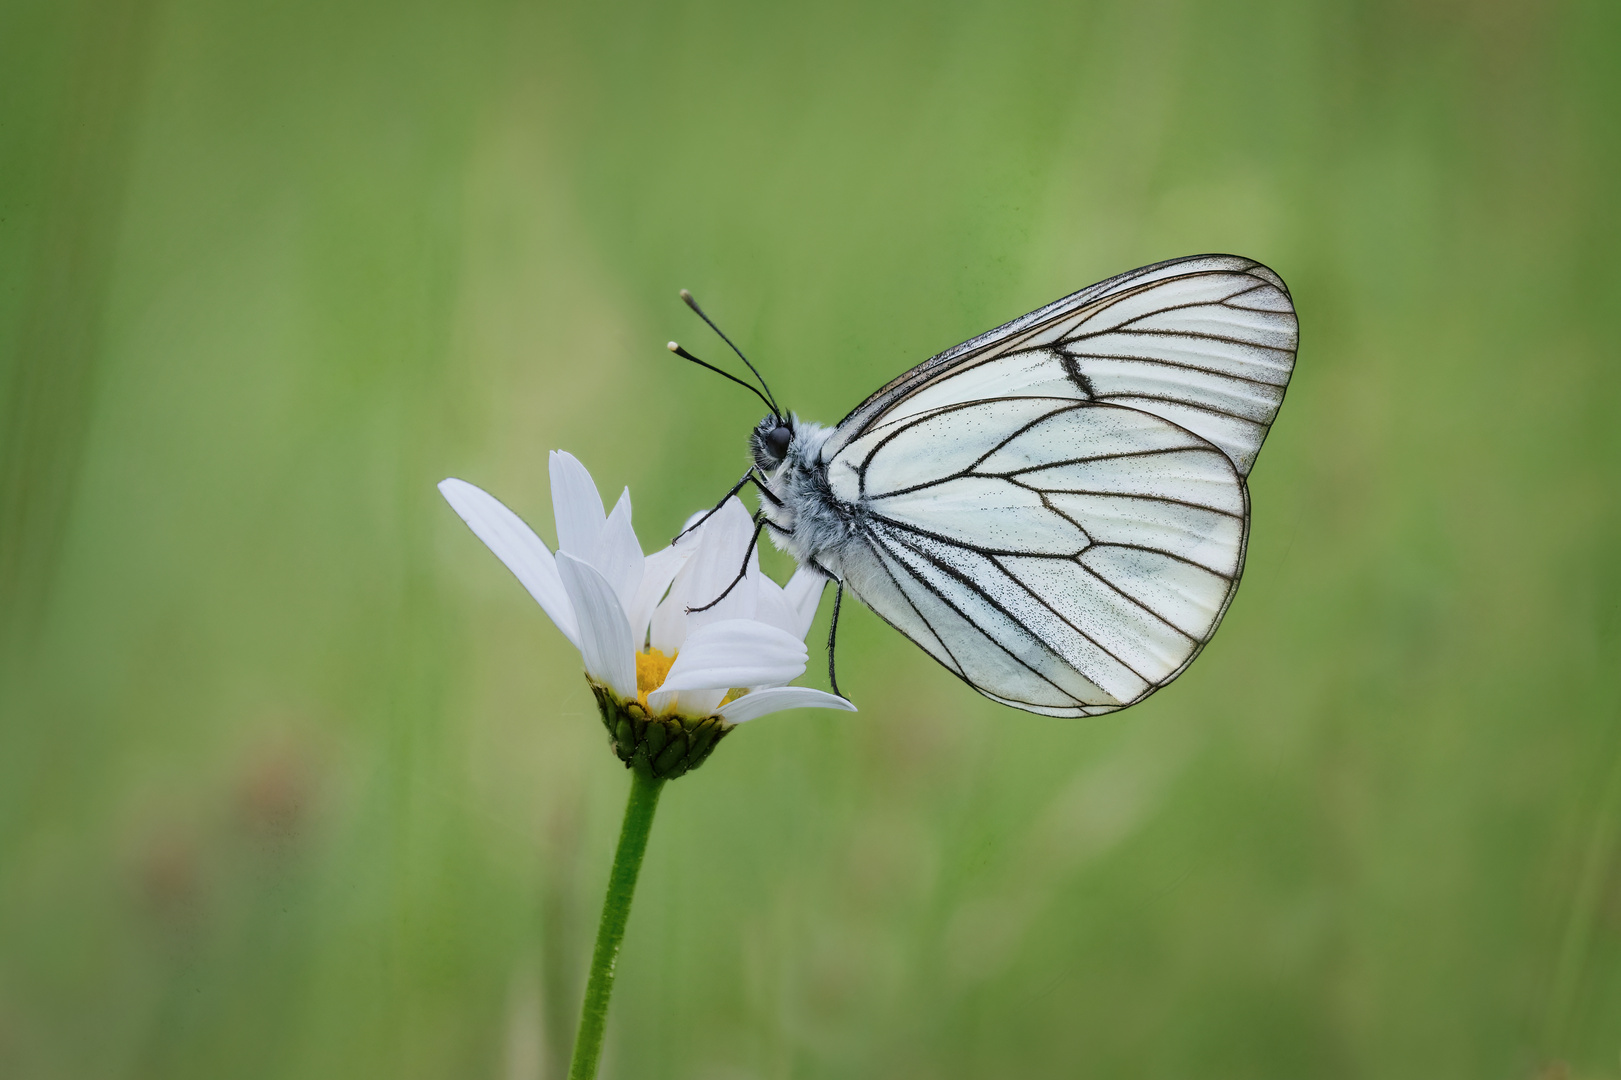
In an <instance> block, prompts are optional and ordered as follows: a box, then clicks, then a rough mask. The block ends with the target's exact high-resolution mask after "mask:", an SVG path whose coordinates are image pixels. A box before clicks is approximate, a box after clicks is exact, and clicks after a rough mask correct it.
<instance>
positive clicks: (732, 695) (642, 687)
mask: <svg viewBox="0 0 1621 1080" xmlns="http://www.w3.org/2000/svg"><path fill="white" fill-rule="evenodd" d="M676 655H679V653H678V654H676ZM673 663H675V655H671V656H665V655H664V654H663V653H661V652H659V650H657V649H654V648H649V649H648V650H647V651H646V652H639V653H637V654H636V700H637V701H639V702H641V703H642V708H644V709H645V708H647V695H648V694H651V693H652V692H653V691H655V690H657V689H658V688H659V687H661V686H663V685H664V680H665V679H667V678H669V677H670V665H671V664H673ZM746 693H748V690H746V689H744V688H743V687H740V686H734V687H732V688H731V689H730V690H729V691H727V694H726V697H725V698H724V699H722V701H721V704H722V705H725V704H728V703H730V702H733V701H736V700H737V699H738V698H740V697H742V696H743V695H744V694H746Z"/></svg>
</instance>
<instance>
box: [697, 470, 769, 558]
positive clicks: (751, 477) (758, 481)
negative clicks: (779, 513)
mask: <svg viewBox="0 0 1621 1080" xmlns="http://www.w3.org/2000/svg"><path fill="white" fill-rule="evenodd" d="M744 484H753V485H754V486H755V488H757V489H758V490H759V492H760V495H761V496H762V497H764V498H766V499H769V500H770V501H771V504H772V505H773V506H781V505H782V500H781V499H779V498H777V497H776V496H775V495H773V494H771V489H770V488H769V487H767V486H766V484H765V478H764V477H762V476H761V475H760V471H759V469H758V468H756V467H755V466H753V465H750V466H749V468H748V471H747V472H745V473H744V474H743V475H742V477H741V478H739V479H738V481H737V483H735V484H733V485H732V489H731V490H730V491H728V492H727V493H726V494H724V495H722V496H721V497H720V502H718V503H716V504H715V506H714V509H712V510H710V511H709V512H708V513H706V514H705V515H704V516H703V517H701V518H699V519H698V520H697V521H694V522H693V523H692V524H691V525H688V526H687V527H686V528H685V529H682V530H681V531H680V532H678V533H676V534H675V539H674V540H671V541H670V543H672V544H673V543H675V542H676V540H680V539H681V538H682V537H683V536H685V535H687V534H688V533H689V532H691V531H692V530H694V529H696V528H697V527H698V526H700V525H702V524H703V523H704V522H706V521H708V520H709V519H710V518H712V517H714V516H715V515H716V514H718V513H720V508H721V507H723V506H725V505H726V500H727V499H730V498H731V497H732V496H733V495H736V494H737V493H738V492H739V491H742V490H743V485H744Z"/></svg>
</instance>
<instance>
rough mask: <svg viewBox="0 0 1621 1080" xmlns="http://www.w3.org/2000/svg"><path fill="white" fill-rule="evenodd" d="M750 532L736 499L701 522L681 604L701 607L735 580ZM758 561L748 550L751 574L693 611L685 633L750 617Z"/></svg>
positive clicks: (747, 517)
mask: <svg viewBox="0 0 1621 1080" xmlns="http://www.w3.org/2000/svg"><path fill="white" fill-rule="evenodd" d="M753 535H754V519H753V518H752V517H751V516H750V514H749V512H748V511H747V510H745V509H743V504H742V502H740V501H739V500H737V499H736V498H732V499H728V500H727V501H726V505H725V506H723V507H721V508H720V511H719V512H718V513H717V514H716V515H715V516H714V517H712V518H710V519H709V520H708V521H706V522H705V523H704V527H703V530H702V535H701V536H700V537H699V541H698V551H697V553H696V554H695V555H693V557H692V562H691V564H690V565H691V570H692V579H691V581H690V582H689V583H688V584H687V593H686V596H685V597H684V599H685V606H687V607H693V608H698V607H704V606H705V605H707V604H709V603H711V602H713V601H714V600H715V598H716V597H718V596H720V594H721V593H722V592H724V591H725V590H726V588H727V586H729V585H731V584H732V582H733V581H734V580H736V578H737V572H738V570H740V569H742V567H743V553H744V552H745V551H747V550H748V547H749V539H750V538H751V537H752V536H753ZM759 560H760V556H759V552H758V550H755V551H752V552H750V553H749V568H750V570H751V574H750V575H749V576H748V577H745V578H744V580H742V581H739V582H738V583H737V585H736V587H734V588H733V589H732V591H731V592H729V593H726V598H725V599H724V600H721V601H720V602H719V603H717V604H715V606H714V607H710V608H706V610H704V611H694V612H693V613H692V614H691V616H690V617H689V622H688V624H687V629H688V633H691V632H693V631H695V630H697V629H698V628H699V627H701V626H706V625H708V624H710V623H717V622H722V621H724V620H727V619H752V618H754V614H755V609H756V607H757V598H756V593H757V591H758V588H759V585H758V582H759V566H760V561H759ZM751 579H752V580H751ZM684 647H685V646H684V645H683V648H684ZM732 685H733V686H742V685H743V684H742V683H733V684H732Z"/></svg>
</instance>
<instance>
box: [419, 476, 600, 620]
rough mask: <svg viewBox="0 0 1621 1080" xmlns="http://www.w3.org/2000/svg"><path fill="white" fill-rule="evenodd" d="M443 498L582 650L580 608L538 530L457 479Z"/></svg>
mask: <svg viewBox="0 0 1621 1080" xmlns="http://www.w3.org/2000/svg"><path fill="white" fill-rule="evenodd" d="M439 493H440V494H441V495H443V496H444V497H445V501H446V502H448V503H450V506H451V509H453V510H455V511H456V513H457V514H458V515H460V517H461V519H462V520H463V521H465V522H467V525H468V527H469V528H470V529H472V530H473V533H474V535H476V536H477V537H478V538H479V539H480V540H482V541H484V543H485V545H486V546H487V547H489V549H490V550H491V551H493V552H495V557H496V558H498V559H500V560H501V561H502V562H503V563H505V564H506V568H507V569H508V570H511V571H512V573H513V574H514V575H515V576H516V577H517V579H518V580H519V581H520V582H522V583H523V587H524V588H526V589H528V590H529V595H530V596H533V597H534V598H535V601H536V602H537V603H539V604H540V606H541V608H542V609H544V610H545V612H546V614H547V615H549V616H551V620H552V622H554V623H556V624H557V628H558V629H559V630H561V631H563V636H564V637H566V638H568V639H569V641H570V642H571V643H572V644H573V645H574V646H575V648H578V647H579V645H580V632H579V624H578V621H577V620H576V619H575V616H574V605H573V604H571V603H570V602H569V598H568V593H567V592H565V591H564V589H563V581H562V579H561V578H559V577H558V575H557V564H556V563H555V562H554V561H553V560H552V553H551V552H550V551H548V550H546V545H545V544H543V543H541V541H540V537H538V536H536V535H535V531H534V530H533V529H531V528H530V527H529V526H528V525H525V524H524V522H523V519H522V518H520V517H519V516H518V515H517V514H514V513H513V512H512V511H511V510H508V509H507V508H506V507H505V506H503V505H502V504H501V501H500V500H499V499H497V498H496V497H495V496H493V495H491V494H490V493H489V492H487V491H484V490H482V489H480V488H476V487H474V486H473V485H472V484H469V483H468V482H467V481H465V480H457V479H455V478H454V477H452V478H451V479H449V480H442V481H440V483H439Z"/></svg>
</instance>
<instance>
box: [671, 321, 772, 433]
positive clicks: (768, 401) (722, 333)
mask: <svg viewBox="0 0 1621 1080" xmlns="http://www.w3.org/2000/svg"><path fill="white" fill-rule="evenodd" d="M681 302H682V303H684V304H686V305H687V306H688V307H689V308H691V309H692V310H693V311H694V312H696V313H697V315H698V318H700V319H702V320H703V321H704V322H706V323H708V324H709V328H710V329H711V330H713V331H715V333H717V334H719V335H720V339H721V340H722V341H724V342H726V344H727V345H730V346H731V348H732V351H733V352H735V353H736V354H737V358H738V359H739V360H741V361H743V363H744V364H745V365H747V367H748V369H749V370H750V371H752V372H754V377H755V378H756V379H759V380H760V385H761V386H764V387H765V393H764V394H763V395H761V396H762V397H763V398H765V399H766V404H767V405H769V406H770V407H771V412H772V414H773V415H775V416H776V417H778V418H779V419H787V414H786V413H784V412H783V411H782V409H781V408H780V407H779V406H778V405H777V395H775V394H773V393H772V392H771V387H770V386H769V385H768V384H767V383H766V381H765V376H764V375H761V374H760V369H759V368H757V367H755V366H754V365H753V364H750V363H749V358H748V357H746V356H744V355H743V350H742V349H739V348H738V347H737V343H736V342H734V341H733V340H732V339H731V338H729V337H727V336H726V331H724V330H722V329H721V328H720V327H718V326H716V325H715V320H714V319H711V318H710V317H709V316H708V315H705V314H704V309H703V308H701V307H699V306H698V301H696V300H694V299H693V298H692V294H691V293H689V292H688V291H687V290H685V289H682V290H681Z"/></svg>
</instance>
